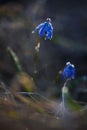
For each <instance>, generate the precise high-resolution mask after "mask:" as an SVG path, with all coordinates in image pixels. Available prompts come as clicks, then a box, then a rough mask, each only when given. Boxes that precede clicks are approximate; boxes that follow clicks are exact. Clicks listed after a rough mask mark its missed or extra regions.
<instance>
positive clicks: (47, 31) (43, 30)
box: [32, 18, 53, 40]
mask: <svg viewBox="0 0 87 130" xmlns="http://www.w3.org/2000/svg"><path fill="white" fill-rule="evenodd" d="M36 31H38V34H39V37H45V40H46V39H49V40H51V39H52V37H53V26H52V24H51V19H50V18H47V19H46V21H45V22H43V23H41V24H39V25H38V26H37V27H36V28H35V29H34V30H33V31H32V33H35V32H36Z"/></svg>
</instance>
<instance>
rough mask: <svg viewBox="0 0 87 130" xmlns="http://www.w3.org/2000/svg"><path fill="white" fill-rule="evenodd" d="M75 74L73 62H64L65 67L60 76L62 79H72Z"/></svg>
mask: <svg viewBox="0 0 87 130" xmlns="http://www.w3.org/2000/svg"><path fill="white" fill-rule="evenodd" d="M75 75H76V70H75V67H74V65H73V64H71V63H70V62H67V63H66V67H65V68H64V70H63V72H62V78H63V79H69V80H70V79H74V78H75Z"/></svg>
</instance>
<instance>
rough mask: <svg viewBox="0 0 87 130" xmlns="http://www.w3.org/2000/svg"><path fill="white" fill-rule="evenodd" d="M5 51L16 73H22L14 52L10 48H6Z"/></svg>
mask: <svg viewBox="0 0 87 130" xmlns="http://www.w3.org/2000/svg"><path fill="white" fill-rule="evenodd" d="M7 51H8V54H9V55H10V57H11V59H12V61H13V64H14V65H15V67H16V70H17V71H18V72H22V71H23V70H22V67H21V65H20V62H19V59H18V57H17V55H16V54H15V52H14V51H13V50H12V49H11V47H8V48H7Z"/></svg>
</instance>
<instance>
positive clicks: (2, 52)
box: [0, 0, 87, 99]
mask: <svg viewBox="0 0 87 130" xmlns="http://www.w3.org/2000/svg"><path fill="white" fill-rule="evenodd" d="M47 17H50V18H51V19H52V24H53V27H54V35H53V39H52V40H51V41H50V40H47V41H45V40H44V39H42V40H41V46H40V51H39V62H38V66H39V67H38V79H37V82H38V86H39V88H41V89H42V90H46V88H49V87H50V86H51V87H52V86H53V81H54V80H55V78H56V77H57V75H58V72H59V71H60V70H62V69H63V68H64V67H65V64H66V62H68V61H70V62H71V63H72V64H74V65H75V67H76V79H79V78H81V77H85V81H86V80H87V78H86V76H87V2H86V1H76V0H73V1H70V0H66V1H64V0H61V1H60V0H43V1H41V0H0V77H1V80H3V81H4V82H6V83H7V84H10V81H11V80H12V78H13V77H14V75H15V74H16V70H15V68H14V66H13V64H12V61H11V59H10V57H9V55H8V53H7V51H6V48H7V47H8V46H10V47H12V49H13V50H14V51H15V52H16V54H17V55H18V57H19V59H20V62H21V65H22V67H23V69H24V71H25V72H27V73H28V74H29V75H31V76H32V77H33V73H34V62H35V61H34V51H35V50H34V47H35V44H36V40H37V38H38V35H37V34H33V35H32V33H31V32H32V30H33V29H34V28H35V27H36V26H37V25H38V24H40V23H41V22H44V21H45V19H46V18H47ZM80 84H82V85H80ZM62 85H63V81H62V79H61V78H60V81H59V83H58V81H57V83H56V86H57V88H58V87H62ZM79 86H80V87H81V88H82V86H84V87H83V88H87V87H86V83H84V80H83V79H82V82H80V83H78V84H77V86H76V87H77V88H78V87H79ZM55 89H56V88H55ZM55 91H56V90H55ZM85 98H86V99H87V96H85Z"/></svg>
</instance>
